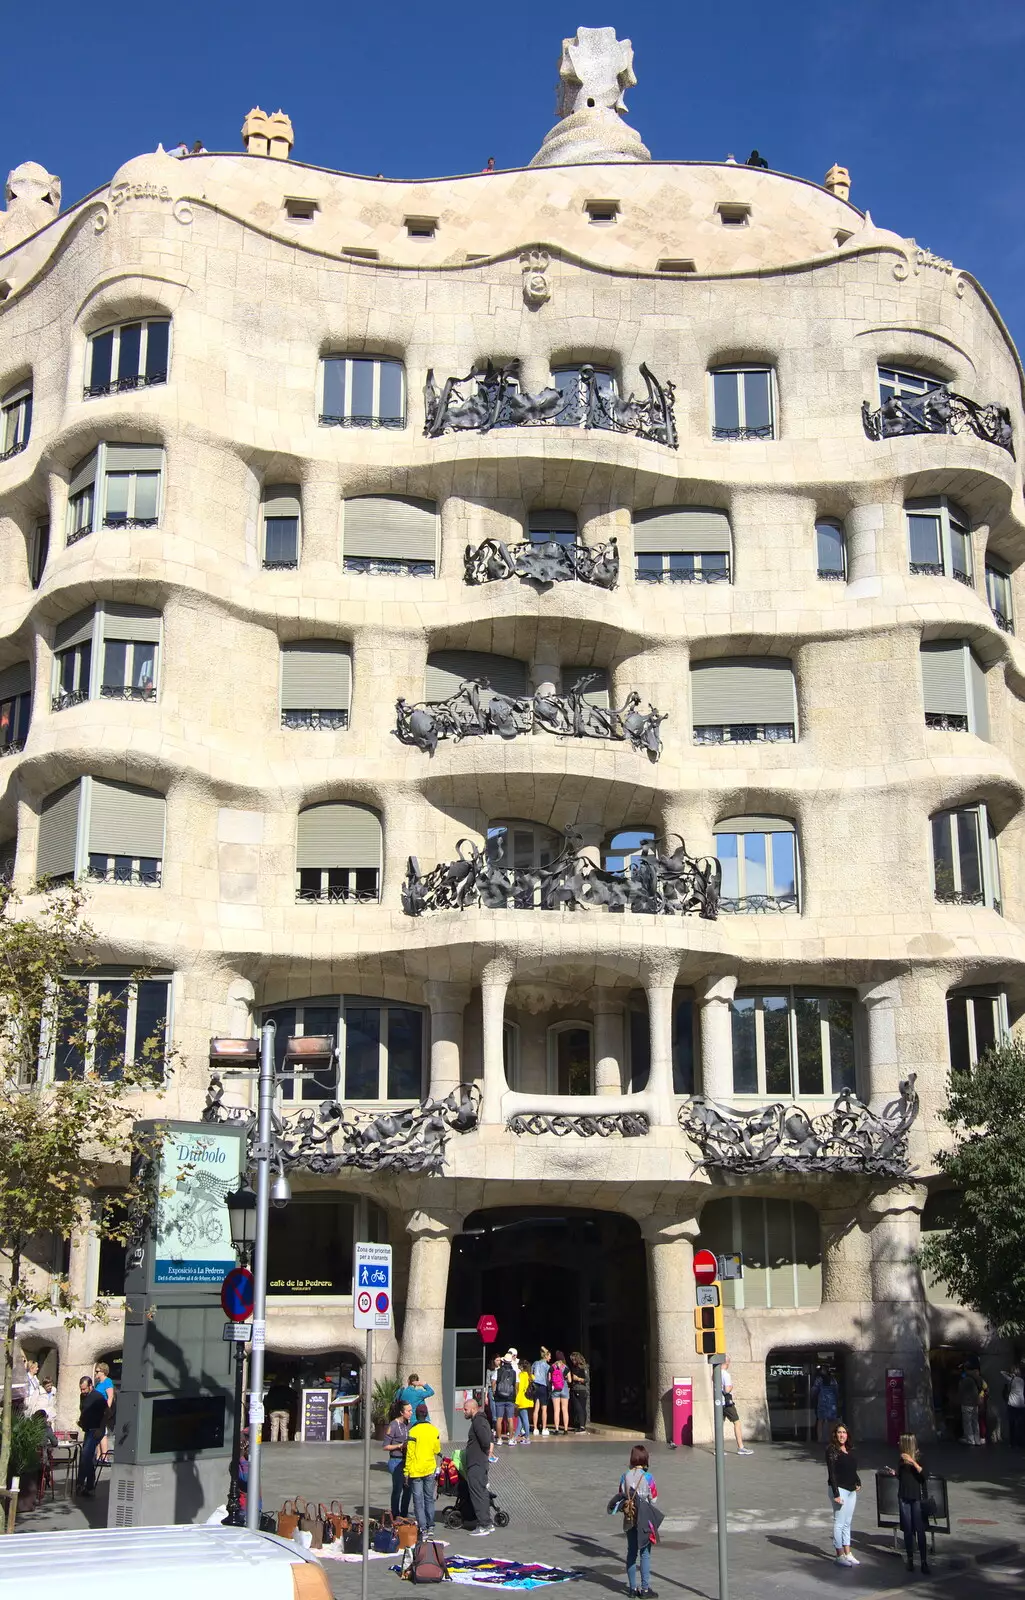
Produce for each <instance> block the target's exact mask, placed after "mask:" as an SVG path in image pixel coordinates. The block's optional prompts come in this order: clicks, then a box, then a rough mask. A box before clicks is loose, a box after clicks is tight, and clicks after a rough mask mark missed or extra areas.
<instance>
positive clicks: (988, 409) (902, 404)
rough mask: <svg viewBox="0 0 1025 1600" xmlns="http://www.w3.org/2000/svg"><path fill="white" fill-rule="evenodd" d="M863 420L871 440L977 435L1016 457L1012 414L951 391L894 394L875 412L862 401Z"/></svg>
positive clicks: (987, 442)
mask: <svg viewBox="0 0 1025 1600" xmlns="http://www.w3.org/2000/svg"><path fill="white" fill-rule="evenodd" d="M861 420H862V422H863V423H864V427H865V433H866V434H867V436H868V437H869V438H870V439H895V438H899V437H901V436H902V435H905V434H916V433H974V434H975V436H976V438H977V439H982V440H983V441H984V442H985V443H986V444H995V445H999V447H1000V449H1001V450H1006V451H1007V452H1008V453H1009V454H1010V455H1012V456H1013V455H1014V436H1013V430H1012V428H1011V413H1010V411H1009V410H1008V409H1007V407H1006V406H1001V405H997V404H996V403H995V402H994V403H991V404H989V405H985V406H980V405H978V404H977V403H976V402H975V401H974V400H969V399H968V398H967V397H966V396H965V395H963V394H955V393H954V392H953V390H952V389H943V388H936V389H928V390H927V391H926V392H925V394H920V395H900V396H897V395H892V396H891V397H890V399H889V400H884V401H883V403H882V405H881V406H879V407H877V409H876V410H875V411H873V410H872V408H871V407H870V405H869V403H868V401H867V400H865V401H863V402H862V406H861Z"/></svg>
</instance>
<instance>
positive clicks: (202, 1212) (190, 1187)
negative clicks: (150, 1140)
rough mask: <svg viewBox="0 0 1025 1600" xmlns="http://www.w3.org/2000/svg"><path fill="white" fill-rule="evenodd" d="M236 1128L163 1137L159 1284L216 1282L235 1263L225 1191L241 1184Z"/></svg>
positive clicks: (158, 1225) (157, 1245) (172, 1131)
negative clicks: (234, 1129)
mask: <svg viewBox="0 0 1025 1600" xmlns="http://www.w3.org/2000/svg"><path fill="white" fill-rule="evenodd" d="M241 1150H242V1145H241V1142H240V1140H239V1135H238V1133H237V1131H236V1132H232V1133H218V1132H214V1131H212V1130H211V1131H210V1132H209V1133H208V1132H207V1131H206V1129H203V1130H202V1131H198V1130H197V1129H196V1128H195V1127H191V1128H183V1127H179V1128H175V1127H174V1126H173V1124H172V1125H171V1126H170V1128H169V1131H168V1133H167V1135H166V1137H165V1139H164V1144H163V1149H162V1151H161V1155H160V1175H159V1191H158V1197H157V1217H156V1237H155V1252H154V1254H155V1261H154V1272H153V1282H154V1283H155V1284H185V1285H188V1284H200V1283H202V1284H217V1285H218V1286H220V1284H221V1281H222V1280H223V1278H224V1276H225V1274H226V1273H228V1272H230V1271H231V1269H232V1268H233V1267H234V1266H236V1265H237V1262H236V1257H235V1251H234V1248H233V1246H232V1243H231V1228H230V1226H229V1223H228V1210H227V1207H226V1206H225V1204H224V1200H225V1196H226V1195H227V1194H229V1193H230V1192H231V1190H233V1189H236V1188H237V1187H238V1178H239V1161H240V1157H241Z"/></svg>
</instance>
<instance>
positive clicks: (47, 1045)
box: [39, 967, 175, 1083]
mask: <svg viewBox="0 0 1025 1600" xmlns="http://www.w3.org/2000/svg"><path fill="white" fill-rule="evenodd" d="M61 982H62V984H63V983H79V984H83V985H85V987H86V989H87V991H88V999H87V1008H88V1009H87V1013H86V1022H87V1032H86V1048H85V1069H86V1071H91V1070H92V1064H93V1062H94V1061H95V1053H94V1052H95V1029H94V1028H93V1027H90V1026H89V1021H88V1019H89V1017H95V1015H96V1006H97V1003H98V999H99V990H100V985H101V984H108V983H116V984H122V983H123V984H125V985H127V988H128V1010H127V1013H126V1017H125V1047H124V1059H123V1063H122V1068H123V1067H124V1066H125V1065H127V1062H128V1041H129V1039H132V1038H134V1036H135V1028H136V1022H137V1016H138V1012H137V1006H138V999H139V983H140V982H142V983H166V985H167V1012H166V1020H165V1023H164V1049H165V1051H167V1050H168V1049H169V1047H170V1041H171V1039H172V1037H173V1032H174V1001H175V994H174V987H175V986H174V974H173V973H172V972H167V971H157V972H145V973H143V974H142V975H141V977H139V976H137V975H135V974H132V973H128V972H113V971H111V970H109V969H104V968H102V967H101V968H100V970H99V971H98V972H90V973H89V974H88V975H86V974H84V973H74V972H69V973H67V974H66V975H65V976H64V978H63V979H62V980H61ZM59 1017H60V994H59V991H58V994H57V995H56V996H55V1004H54V1011H53V1012H52V1013H51V1014H50V1016H49V1017H47V1018H44V1021H43V1026H42V1027H41V1029H40V1049H39V1075H40V1081H41V1082H43V1083H54V1082H57V1081H58V1080H57V1079H55V1078H54V1072H55V1070H56V1064H57V1045H58V1027H57V1023H58V1021H59ZM143 1042H145V1041H143ZM59 1081H60V1082H76V1081H77V1080H76V1079H69V1080H66V1079H61V1080H59ZM110 1081H112V1082H113V1081H116V1080H113V1079H112V1080H110Z"/></svg>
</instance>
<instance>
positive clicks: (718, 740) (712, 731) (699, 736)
mask: <svg viewBox="0 0 1025 1600" xmlns="http://www.w3.org/2000/svg"><path fill="white" fill-rule="evenodd" d="M793 742H794V724H793V723H792V722H730V723H722V724H720V723H712V724H708V723H705V724H703V725H701V726H699V727H696V728H695V729H694V743H695V744H793Z"/></svg>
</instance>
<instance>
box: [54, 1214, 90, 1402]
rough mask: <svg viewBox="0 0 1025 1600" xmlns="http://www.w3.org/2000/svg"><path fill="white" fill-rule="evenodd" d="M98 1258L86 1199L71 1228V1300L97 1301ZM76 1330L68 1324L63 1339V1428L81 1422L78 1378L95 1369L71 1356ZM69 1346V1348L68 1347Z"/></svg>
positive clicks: (60, 1375) (59, 1382) (60, 1382)
mask: <svg viewBox="0 0 1025 1600" xmlns="http://www.w3.org/2000/svg"><path fill="white" fill-rule="evenodd" d="M94 1261H95V1246H94V1234H93V1230H92V1213H91V1209H90V1206H89V1204H88V1202H87V1201H84V1200H83V1201H82V1202H81V1204H80V1205H79V1208H78V1223H77V1225H76V1226H75V1228H74V1229H73V1230H72V1234H71V1249H70V1250H69V1252H68V1287H69V1289H70V1291H71V1296H72V1300H73V1301H74V1302H75V1303H76V1304H77V1305H80V1306H85V1305H86V1303H87V1302H88V1303H89V1304H93V1303H94V1302H95V1299H96V1296H95V1293H94V1294H92V1295H91V1296H90V1295H89V1293H88V1291H89V1288H90V1284H89V1277H90V1269H91V1266H92V1264H93V1262H94ZM75 1339H76V1333H75V1330H73V1329H70V1328H67V1329H65V1331H64V1335H63V1337H62V1338H61V1339H60V1341H59V1344H58V1348H59V1350H60V1367H59V1369H58V1372H57V1415H58V1417H59V1419H60V1424H61V1426H62V1427H64V1428H73V1427H76V1426H77V1423H78V1402H79V1394H78V1380H79V1378H80V1377H81V1376H82V1373H83V1372H91V1371H92V1363H91V1362H90V1364H89V1365H88V1366H87V1367H83V1366H82V1365H81V1362H80V1361H75V1360H74V1359H73V1356H72V1351H73V1348H74V1342H75ZM69 1347H70V1348H69Z"/></svg>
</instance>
